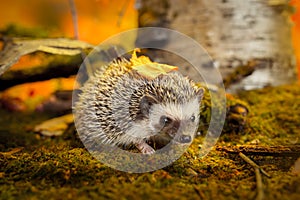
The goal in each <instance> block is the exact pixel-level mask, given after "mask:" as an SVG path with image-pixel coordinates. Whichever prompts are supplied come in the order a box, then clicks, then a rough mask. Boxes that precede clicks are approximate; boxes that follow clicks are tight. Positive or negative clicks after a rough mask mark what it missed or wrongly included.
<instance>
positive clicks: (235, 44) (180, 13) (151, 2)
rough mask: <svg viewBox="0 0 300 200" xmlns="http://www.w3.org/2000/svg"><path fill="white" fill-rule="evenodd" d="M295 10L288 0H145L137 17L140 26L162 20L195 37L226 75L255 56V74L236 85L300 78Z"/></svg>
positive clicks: (170, 26) (163, 24)
mask: <svg viewBox="0 0 300 200" xmlns="http://www.w3.org/2000/svg"><path fill="white" fill-rule="evenodd" d="M291 11H292V8H291V7H290V6H289V5H288V0H278V1H277V0H276V1H275V0H270V1H266V0H243V1H241V0H188V1H182V0H162V1H159V0H142V1H141V8H140V12H139V19H140V26H156V25H159V26H163V27H168V28H171V29H174V30H177V31H180V32H182V33H184V34H186V35H188V36H190V37H192V38H194V39H195V40H196V41H197V42H198V43H199V44H201V45H202V46H203V47H204V48H205V49H206V50H207V52H208V53H209V54H210V56H211V57H212V58H213V60H214V63H215V66H217V67H219V69H220V72H221V74H222V75H223V77H224V78H226V77H227V76H228V75H229V74H231V73H233V72H234V70H235V68H236V67H239V66H242V65H247V63H249V62H250V61H251V62H252V63H253V61H255V63H256V66H255V71H254V73H253V74H252V75H250V76H248V77H247V78H245V79H243V80H242V81H240V82H239V84H233V85H231V89H232V90H235V89H241V88H242V89H253V88H259V87H263V86H266V85H279V84H285V83H288V82H291V81H292V80H295V79H296V75H295V71H296V70H295V58H294V52H293V48H292V44H291V25H292V24H291V22H290V19H289V15H290V13H291ZM149 16H150V17H149ZM167 45H169V44H167ZM182 45H184V44H182Z"/></svg>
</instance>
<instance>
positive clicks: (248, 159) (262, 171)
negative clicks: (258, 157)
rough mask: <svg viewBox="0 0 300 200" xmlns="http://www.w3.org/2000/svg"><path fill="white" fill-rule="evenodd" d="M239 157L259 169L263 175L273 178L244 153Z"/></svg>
mask: <svg viewBox="0 0 300 200" xmlns="http://www.w3.org/2000/svg"><path fill="white" fill-rule="evenodd" d="M239 156H240V157H241V158H242V159H243V160H244V161H245V162H247V163H248V164H250V165H251V166H252V167H254V168H257V169H259V170H260V171H261V173H263V174H264V175H265V176H267V177H268V178H270V177H271V176H270V175H269V174H268V173H267V172H266V171H265V170H263V169H262V168H261V167H260V166H258V165H257V164H256V163H255V162H254V161H252V160H251V159H250V158H249V157H247V156H246V155H245V154H243V153H241V152H240V153H239Z"/></svg>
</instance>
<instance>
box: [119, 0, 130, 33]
mask: <svg viewBox="0 0 300 200" xmlns="http://www.w3.org/2000/svg"><path fill="white" fill-rule="evenodd" d="M128 5H129V0H125V2H124V5H123V6H122V10H121V11H120V12H119V17H118V21H117V26H118V27H120V26H121V22H122V19H123V17H124V15H125V11H126V9H127V7H128Z"/></svg>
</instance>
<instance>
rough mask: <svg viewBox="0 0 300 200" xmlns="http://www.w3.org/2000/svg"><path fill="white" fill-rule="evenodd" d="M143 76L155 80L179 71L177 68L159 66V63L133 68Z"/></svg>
mask: <svg viewBox="0 0 300 200" xmlns="http://www.w3.org/2000/svg"><path fill="white" fill-rule="evenodd" d="M132 68H133V69H134V70H136V71H137V72H138V73H139V74H141V75H142V76H145V77H147V78H150V79H154V78H156V77H157V76H159V75H161V74H166V73H168V72H170V71H173V70H177V69H178V68H177V67H175V66H170V65H165V64H159V63H148V64H143V65H138V66H132Z"/></svg>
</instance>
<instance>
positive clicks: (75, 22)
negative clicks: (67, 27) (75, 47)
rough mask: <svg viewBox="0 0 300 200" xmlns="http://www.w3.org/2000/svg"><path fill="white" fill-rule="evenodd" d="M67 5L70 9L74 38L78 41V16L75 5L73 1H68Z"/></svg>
mask: <svg viewBox="0 0 300 200" xmlns="http://www.w3.org/2000/svg"><path fill="white" fill-rule="evenodd" d="M69 5H70V8H71V15H72V21H73V26H74V37H75V39H77V40H78V39H79V29H78V15H77V10H76V5H75V2H74V0H69Z"/></svg>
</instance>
